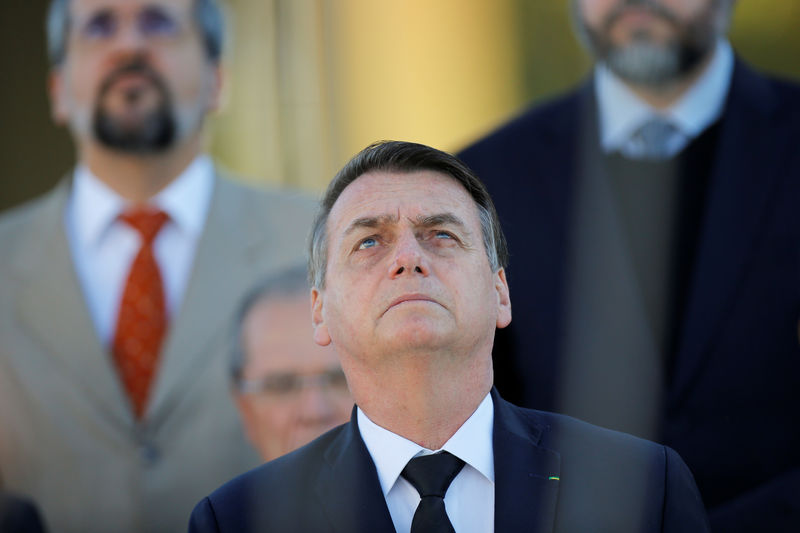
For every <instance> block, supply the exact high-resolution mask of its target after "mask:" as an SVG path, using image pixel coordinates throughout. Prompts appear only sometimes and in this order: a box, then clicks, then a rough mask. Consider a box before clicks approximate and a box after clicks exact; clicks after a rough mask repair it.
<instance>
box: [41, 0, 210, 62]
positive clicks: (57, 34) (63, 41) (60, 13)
mask: <svg viewBox="0 0 800 533" xmlns="http://www.w3.org/2000/svg"><path fill="white" fill-rule="evenodd" d="M69 2H70V0H52V1H51V2H50V8H49V9H48V11H47V21H46V23H45V29H46V31H47V55H48V57H49V58H50V64H51V65H52V66H56V65H60V64H61V62H62V61H64V58H65V57H66V55H67V36H68V34H69V26H70V16H69ZM193 11H194V19H195V23H196V24H197V27H198V28H199V29H200V32H201V33H202V35H203V42H204V43H205V48H206V54H207V55H208V58H209V59H210V60H211V61H214V62H217V61H219V59H220V57H221V56H222V48H223V43H224V41H225V15H224V13H223V10H222V6H221V5H220V3H219V1H218V0H194V6H193Z"/></svg>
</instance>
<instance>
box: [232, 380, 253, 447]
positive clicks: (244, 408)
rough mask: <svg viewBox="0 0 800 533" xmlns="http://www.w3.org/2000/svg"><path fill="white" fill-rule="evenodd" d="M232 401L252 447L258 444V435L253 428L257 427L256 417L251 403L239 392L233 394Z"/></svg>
mask: <svg viewBox="0 0 800 533" xmlns="http://www.w3.org/2000/svg"><path fill="white" fill-rule="evenodd" d="M233 399H234V401H235V402H236V407H237V408H238V409H239V416H240V417H241V419H242V426H243V427H244V432H245V435H246V436H247V440H249V441H250V442H251V443H252V444H253V446H255V445H256V443H257V442H258V438H257V437H258V434H257V432H256V430H255V428H257V427H258V416H257V415H256V413H255V412H254V409H253V402H252V400H251V399H250V398H248V397H247V396H246V395H244V394H240V393H239V392H234V393H233Z"/></svg>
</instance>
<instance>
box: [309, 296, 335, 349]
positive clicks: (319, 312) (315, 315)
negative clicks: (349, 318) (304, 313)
mask: <svg viewBox="0 0 800 533" xmlns="http://www.w3.org/2000/svg"><path fill="white" fill-rule="evenodd" d="M323 301H324V297H323V295H322V292H321V291H320V290H319V289H317V288H316V287H314V288H312V289H311V324H312V325H313V326H314V342H316V343H317V344H319V345H320V346H327V345H329V344H330V343H331V336H330V335H329V334H328V326H326V325H325V318H324V316H325V314H324V313H323Z"/></svg>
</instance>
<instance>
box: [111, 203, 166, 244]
mask: <svg viewBox="0 0 800 533" xmlns="http://www.w3.org/2000/svg"><path fill="white" fill-rule="evenodd" d="M119 219H120V220H122V221H123V222H125V223H126V224H127V225H129V226H130V227H132V228H134V229H135V230H136V231H138V232H139V234H140V235H141V236H142V239H143V240H144V242H145V243H146V244H150V243H151V242H153V239H154V238H155V237H156V235H158V232H159V230H160V229H161V226H163V225H164V222H166V221H167V220H168V219H169V216H168V215H167V214H166V213H165V212H163V211H161V210H160V209H153V208H150V207H143V208H136V209H132V210H130V211H126V212H125V213H122V214H121V215H120V216H119Z"/></svg>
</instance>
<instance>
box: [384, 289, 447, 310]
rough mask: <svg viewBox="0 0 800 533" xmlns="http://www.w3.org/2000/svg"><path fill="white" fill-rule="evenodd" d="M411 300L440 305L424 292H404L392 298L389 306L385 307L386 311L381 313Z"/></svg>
mask: <svg viewBox="0 0 800 533" xmlns="http://www.w3.org/2000/svg"><path fill="white" fill-rule="evenodd" d="M411 302H430V303H434V304H437V305H442V304H440V303H439V302H437V301H436V300H434V299H433V298H431V297H430V296H428V295H426V294H419V293H412V294H404V295H402V296H400V297H398V298H395V299H394V300H392V302H391V303H390V304H389V306H388V307H387V308H386V311H384V312H383V314H386V312H387V311H389V310H390V309H392V308H394V307H397V306H398V305H403V304H406V303H411Z"/></svg>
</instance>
